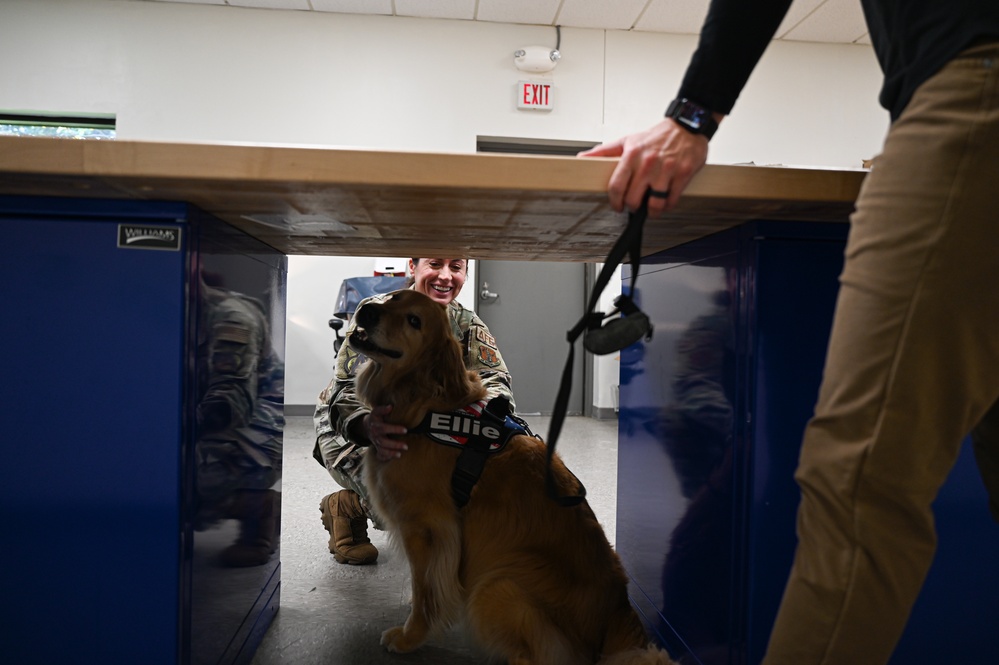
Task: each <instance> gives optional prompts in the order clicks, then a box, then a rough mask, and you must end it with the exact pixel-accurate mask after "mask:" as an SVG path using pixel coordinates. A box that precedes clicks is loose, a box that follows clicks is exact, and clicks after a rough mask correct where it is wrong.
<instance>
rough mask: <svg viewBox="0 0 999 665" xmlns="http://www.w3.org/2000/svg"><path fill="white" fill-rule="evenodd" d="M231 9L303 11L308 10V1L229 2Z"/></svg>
mask: <svg viewBox="0 0 999 665" xmlns="http://www.w3.org/2000/svg"><path fill="white" fill-rule="evenodd" d="M229 4H230V5H232V6H233V7H256V8H257V9H304V10H309V9H312V7H310V6H309V0H229Z"/></svg>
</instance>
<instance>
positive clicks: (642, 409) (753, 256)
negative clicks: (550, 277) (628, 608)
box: [617, 222, 999, 665]
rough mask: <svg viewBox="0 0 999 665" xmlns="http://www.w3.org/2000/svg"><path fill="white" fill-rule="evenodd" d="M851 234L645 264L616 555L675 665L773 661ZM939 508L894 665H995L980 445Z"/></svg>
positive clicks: (991, 527)
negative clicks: (807, 452) (929, 564)
mask: <svg viewBox="0 0 999 665" xmlns="http://www.w3.org/2000/svg"><path fill="white" fill-rule="evenodd" d="M846 230H847V227H846V226H845V225H828V224H806V223H801V224H788V223H780V224H775V223H767V222H752V223H747V224H745V225H744V226H742V227H740V228H736V229H732V230H730V231H726V232H723V233H720V234H716V235H714V236H710V237H708V238H704V239H701V240H698V241H695V242H692V243H689V244H687V245H684V246H682V247H679V248H676V249H673V250H668V251H666V252H663V253H661V254H658V255H656V256H654V257H651V258H650V259H646V260H645V261H644V262H643V265H642V268H641V273H640V275H639V277H640V279H639V281H638V283H637V291H636V294H637V299H638V301H639V303H640V305H641V307H642V308H643V309H644V311H645V312H646V313H648V314H649V316H650V317H651V318H652V320H653V324H654V325H655V334H654V336H653V338H652V340H651V341H649V342H639V343H638V344H635V345H634V346H632V347H629V348H628V349H625V350H624V351H623V352H622V354H621V390H620V419H619V427H620V438H619V442H620V443H619V462H618V514H617V549H618V551H619V553H620V555H621V557H622V559H623V561H624V564H625V567H626V569H627V570H628V572H629V575H630V576H631V580H632V584H631V594H632V599H633V601H634V603H635V605H636V606H637V607H638V609H639V610H640V612H641V613H642V615H643V616H644V617H645V619H646V622H647V624H648V626H649V628H650V630H651V631H652V632H653V633H654V634H655V635H656V636H657V637H658V639H659V640H660V641H661V642H662V643H663V644H665V645H666V646H668V647H669V648H670V650H671V651H672V652H673V653H674V654H675V655H676V656H677V657H682V661H681V662H683V663H702V664H704V665H715V664H720V663H725V664H732V665H743V664H755V663H758V662H759V661H760V659H761V658H762V656H763V653H764V651H765V648H766V642H767V638H768V636H769V632H770V627H771V625H772V623H773V619H774V616H775V615H776V611H777V607H778V605H779V603H780V598H781V594H782V593H783V588H784V583H785V581H786V577H787V573H788V570H789V569H790V565H791V561H792V558H793V553H794V547H795V542H796V540H795V532H794V528H795V513H796V510H797V504H798V498H799V493H798V488H797V485H796V484H795V483H794V479H793V473H794V469H795V467H796V465H797V458H798V450H799V448H800V444H801V435H802V432H803V430H804V426H805V423H806V422H807V420H808V418H809V417H810V416H811V413H812V408H813V406H814V402H815V398H816V396H817V394H818V387H819V382H820V380H821V372H822V363H823V360H824V356H825V347H826V343H827V340H828V332H829V329H830V324H831V321H832V313H833V307H834V301H835V297H836V293H837V290H838V275H839V272H840V269H841V268H842V254H843V248H844V243H845V235H846ZM629 273H630V271H628V270H627V269H626V270H625V273H624V279H625V286H626V287H627V286H628V284H629V279H630V274H629ZM935 508H936V514H937V521H938V530H939V535H940V545H939V550H938V554H937V558H936V560H935V563H934V565H933V568H932V569H931V571H930V575H929V578H928V580H927V583H926V585H925V587H924V590H923V593H922V595H921V597H920V599H919V601H918V603H917V605H916V607H915V608H914V611H913V614H912V617H911V620H910V622H909V625H908V628H907V631H906V633H905V635H904V636H903V639H902V641H901V643H900V644H899V646H898V649H897V650H896V653H895V656H894V658H893V660H892V662H893V663H897V664H898V665H911V664H914V663H930V662H999V645H997V644H996V642H995V640H993V639H992V637H991V632H992V630H991V627H992V625H993V624H994V621H995V617H996V616H999V569H997V568H996V567H995V566H994V565H992V564H991V563H990V557H991V558H994V556H995V553H996V552H999V526H997V525H996V524H995V523H994V522H992V520H991V518H990V516H989V513H988V503H987V496H986V493H985V489H984V487H983V486H982V483H981V480H980V478H979V477H978V475H977V469H976V468H975V465H974V460H973V456H972V453H971V451H970V446H965V450H964V452H963V453H962V455H961V458H960V459H959V461H958V463H957V466H956V467H955V469H954V471H953V473H952V475H951V477H950V479H949V480H948V482H947V484H946V485H945V487H944V488H943V490H942V491H941V494H940V496H939V498H938V500H937V503H936V506H935Z"/></svg>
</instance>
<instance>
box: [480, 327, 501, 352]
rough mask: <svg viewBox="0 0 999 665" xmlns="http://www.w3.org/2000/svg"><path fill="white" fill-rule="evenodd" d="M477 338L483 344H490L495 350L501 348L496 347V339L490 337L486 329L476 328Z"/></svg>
mask: <svg viewBox="0 0 999 665" xmlns="http://www.w3.org/2000/svg"><path fill="white" fill-rule="evenodd" d="M475 337H476V338H477V339H478V340H479V341H480V342H482V343H483V344H488V345H489V346H491V347H493V348H494V349H497V348H499V347H498V346H496V338H495V337H493V336H492V335H490V334H489V333H488V332H486V329H485V328H476V329H475Z"/></svg>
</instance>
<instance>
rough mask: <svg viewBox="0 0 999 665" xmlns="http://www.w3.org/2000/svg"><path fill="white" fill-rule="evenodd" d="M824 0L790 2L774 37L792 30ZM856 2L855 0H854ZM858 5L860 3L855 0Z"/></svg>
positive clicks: (781, 36)
mask: <svg viewBox="0 0 999 665" xmlns="http://www.w3.org/2000/svg"><path fill="white" fill-rule="evenodd" d="M824 2H826V0H794V2H792V3H791V7H790V8H789V9H788V10H787V14H786V15H785V16H784V20H783V21H781V24H780V25H779V26H778V27H777V32H776V33H775V37H776V39H781V38H783V37H784V35H786V34H787V33H788V32H789V31H791V30H793V29H794V28H795V27H796V26H797V25H798V24H799V23H801V22H802V21H804V20H805V19H806V18H808V17H809V16H810V15H811V14H812V12H814V11H815V10H816V9H818V8H819V7H820V6H822V4H823V3H824ZM854 2H856V0H854ZM856 4H857V5H858V6H859V5H860V3H859V2H856Z"/></svg>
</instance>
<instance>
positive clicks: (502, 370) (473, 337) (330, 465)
mask: <svg viewBox="0 0 999 665" xmlns="http://www.w3.org/2000/svg"><path fill="white" fill-rule="evenodd" d="M390 295H391V294H380V295H376V296H372V297H370V298H366V299H365V300H362V301H361V302H360V303H359V304H358V306H357V309H360V308H361V307H363V306H364V305H365V304H367V303H370V302H375V303H377V302H384V301H385V300H387V299H388V298H389V296H390ZM447 311H448V316H449V318H450V319H451V331H452V332H453V333H454V336H455V338H456V339H457V340H458V341H459V342H460V343H461V347H462V352H463V356H464V359H465V367H467V368H468V369H469V370H472V371H475V372H478V374H479V377H480V378H481V379H482V383H483V385H484V386H485V387H486V389H487V390H488V391H489V397H498V396H503V397H506V398H507V399H508V400H510V408H511V411H513V410H514V409H515V406H514V401H513V391H512V388H511V383H510V372H509V371H508V370H507V368H506V364H505V363H504V362H503V357H502V356H501V355H500V352H499V347H497V345H496V340H495V339H494V338H493V336H492V335H491V334H490V333H489V328H487V327H486V324H485V323H483V321H482V319H480V318H479V317H478V316H476V314H475V312H473V311H472V310H470V309H465V308H464V307H463V306H462V305H461V303H459V302H458V301H456V300H452V301H451V303H450V304H448V306H447ZM355 322H356V317H353V318H352V319H351V321H350V324H349V325H348V326H347V330H346V331H345V336H349V335H350V333H351V332H352V331H353V330H354V328H355V327H356V324H355ZM366 360H367V358H365V357H364V355H362V354H359V353H357V351H354V350H353V349H351V348H350V346H349V345H348V344H344V345H343V346H341V347H340V352H339V353H338V354H337V359H336V373H335V375H334V377H333V378H332V379H331V380H330V383H329V385H328V386H326V389H325V390H323V391H322V392H321V393H319V400H318V402H317V404H316V413H315V416H314V417H313V420H314V422H315V425H316V445H315V448H314V450H313V453H312V455H313V457H315V458H316V461H318V462H319V463H320V464H322V465H323V466H325V467H326V470H327V471H328V472H329V474H330V475H331V476H332V477H333V480H335V481H336V482H337V483H338V484H339V485H340V486H341V487H344V488H347V489H350V490H353V491H355V492H357V494H358V495H359V496H360V497H361V505H362V506H363V508H364V510H365V512H367V514H368V516H369V517H371V520H372V522H374V524H375V527H376V528H379V529H381V528H384V527H383V526H382V524H381V523H380V521H379V518H378V517H377V516H376V515H375V514H374V513H373V512H372V510H371V502H370V500H369V499H368V491H367V488H366V487H365V486H364V478H363V475H362V469H363V464H362V461H363V457H364V456H363V453H364V446H365V445H366V442H358V441H351V440H349V439H348V438H347V432H348V431H349V427H350V425H351V423H353V422H354V421H355V420H357V419H359V418H362V417H364V415H365V414H367V413H370V412H371V410H370V409H368V408H367V407H365V406H362V405H361V403H360V401H359V400H358V398H357V394H356V393H355V387H354V381H355V377H356V375H357V369H358V368H359V367H360V365H361V364H362V363H364V362H365V361H366Z"/></svg>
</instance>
